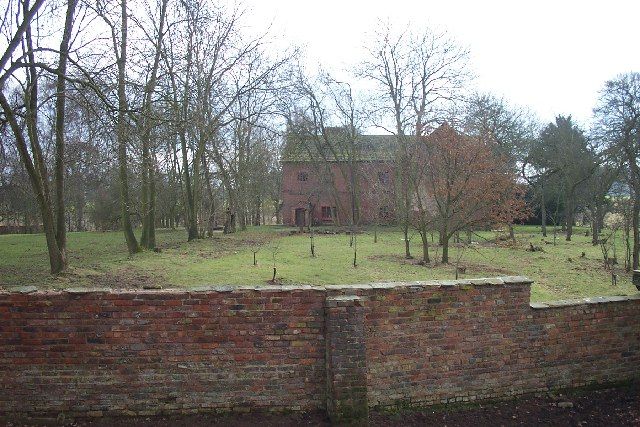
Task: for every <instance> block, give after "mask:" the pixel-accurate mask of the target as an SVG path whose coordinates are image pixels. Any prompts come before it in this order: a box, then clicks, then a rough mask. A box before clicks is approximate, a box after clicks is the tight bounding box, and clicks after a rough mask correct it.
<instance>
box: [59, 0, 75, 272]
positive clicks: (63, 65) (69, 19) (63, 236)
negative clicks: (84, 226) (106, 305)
mask: <svg viewBox="0 0 640 427" xmlns="http://www.w3.org/2000/svg"><path fill="white" fill-rule="evenodd" d="M76 4H77V0H69V1H68V2H67V15H66V18H65V25H64V33H63V35H62V41H61V42H60V57H59V61H58V77H57V81H56V118H55V120H56V152H55V186H56V242H57V243H58V250H59V251H60V254H61V257H62V262H63V267H62V268H63V269H65V268H66V267H67V233H66V230H65V226H64V217H65V207H64V160H65V159H64V144H65V141H64V125H65V106H66V83H67V82H66V79H65V78H66V75H67V62H68V57H69V42H70V40H71V33H72V30H73V17H74V14H75V9H76Z"/></svg>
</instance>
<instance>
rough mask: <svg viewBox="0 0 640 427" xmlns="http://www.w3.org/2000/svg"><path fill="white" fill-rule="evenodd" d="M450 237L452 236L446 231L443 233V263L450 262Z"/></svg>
mask: <svg viewBox="0 0 640 427" xmlns="http://www.w3.org/2000/svg"><path fill="white" fill-rule="evenodd" d="M449 238H450V236H449V235H448V234H447V233H446V232H445V233H443V234H442V263H443V264H448V263H449Z"/></svg>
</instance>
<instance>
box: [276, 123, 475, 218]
mask: <svg viewBox="0 0 640 427" xmlns="http://www.w3.org/2000/svg"><path fill="white" fill-rule="evenodd" d="M345 133H346V130H345V129H344V128H327V129H326V132H325V135H327V136H326V138H321V137H318V136H315V137H308V138H300V137H297V138H293V137H289V138H287V141H286V143H285V147H284V150H283V155H282V159H281V162H282V174H283V176H282V189H281V200H282V210H281V212H282V223H283V224H285V225H291V226H299V227H300V226H308V225H309V224H313V225H321V224H337V225H345V224H349V223H350V219H351V217H352V216H355V218H356V223H357V224H373V223H378V224H381V223H388V222H392V221H394V219H395V206H396V203H395V202H396V200H395V189H396V188H397V186H396V174H398V175H400V173H399V172H400V171H399V170H398V169H397V168H396V163H397V162H396V158H397V157H396V156H397V149H396V148H397V143H396V137H395V136H393V135H358V136H357V137H355V141H353V140H354V138H353V137H352V138H351V140H352V143H349V144H346V143H344V142H343V143H342V144H341V143H340V141H341V140H343V141H344V139H345ZM452 136H453V137H454V138H469V136H468V135H465V134H463V133H460V132H458V131H456V130H455V129H454V128H452V127H451V126H450V125H449V124H447V123H443V124H442V125H440V126H438V127H437V128H436V129H435V130H433V131H432V132H431V133H430V134H428V135H427V136H425V137H423V138H422V142H423V143H424V144H427V145H428V144H429V141H435V140H439V139H440V138H451V137H452ZM335 141H338V142H337V143H334V142H335ZM328 146H330V147H328ZM421 146H422V144H417V145H415V146H413V147H412V148H410V150H420V147H421ZM416 153H417V152H414V155H415V154H416ZM409 155H411V154H409ZM352 171H353V172H354V173H352ZM352 180H353V184H352ZM352 188H355V189H356V190H355V191H352ZM352 194H353V195H355V197H352ZM425 197H426V198H427V199H429V197H428V195H426V193H425ZM414 201H415V200H414ZM423 203H425V200H423ZM426 203H427V204H429V203H432V201H429V200H426ZM412 209H413V212H414V214H416V213H417V208H416V207H415V206H413V207H412ZM354 214H355V215H354Z"/></svg>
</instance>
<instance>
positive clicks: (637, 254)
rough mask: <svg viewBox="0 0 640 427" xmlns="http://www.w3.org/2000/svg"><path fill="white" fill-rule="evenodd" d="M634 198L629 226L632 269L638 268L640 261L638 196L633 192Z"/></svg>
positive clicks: (639, 210) (639, 205)
mask: <svg viewBox="0 0 640 427" xmlns="http://www.w3.org/2000/svg"><path fill="white" fill-rule="evenodd" d="M635 196H636V197H635V198H634V201H633V214H632V217H631V220H632V224H631V228H632V230H633V254H632V257H633V266H632V267H633V270H637V269H638V265H639V262H640V230H639V229H638V226H639V225H640V224H639V220H640V198H639V197H638V195H637V193H636V194H635Z"/></svg>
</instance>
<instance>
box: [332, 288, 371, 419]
mask: <svg viewBox="0 0 640 427" xmlns="http://www.w3.org/2000/svg"><path fill="white" fill-rule="evenodd" d="M325 325H326V341H325V342H326V371H327V413H328V414H329V417H330V418H331V421H332V422H334V423H335V422H344V421H357V420H366V419H367V417H368V415H369V404H368V400H367V359H366V346H365V328H364V306H363V301H362V299H361V297H359V296H353V295H349V296H331V297H327V299H326V300H325Z"/></svg>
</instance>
